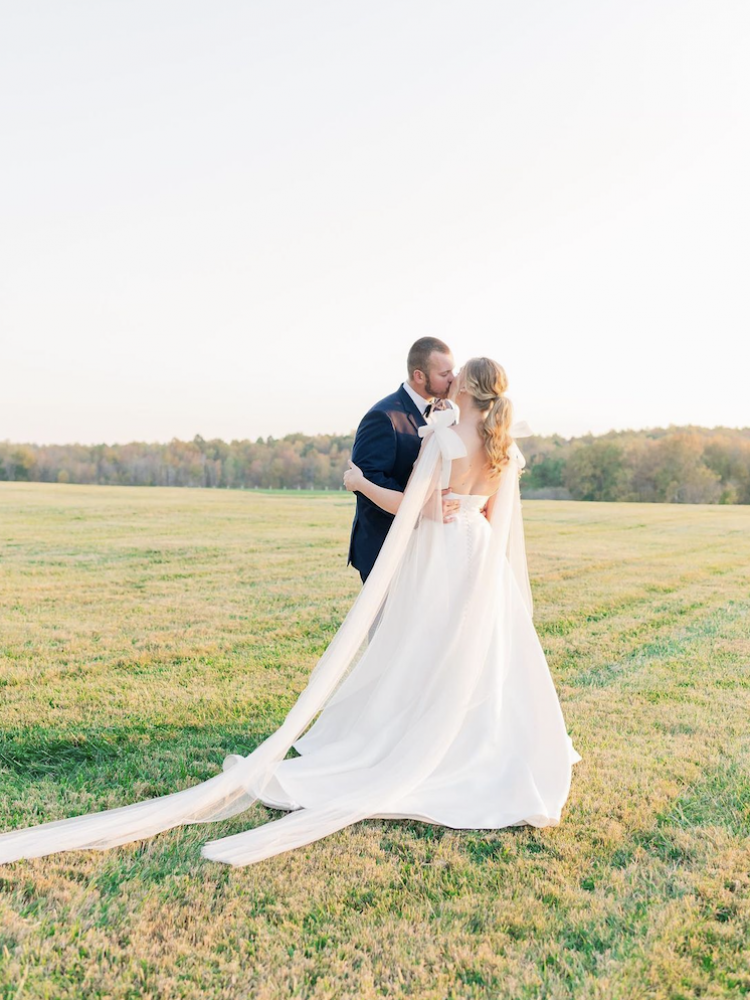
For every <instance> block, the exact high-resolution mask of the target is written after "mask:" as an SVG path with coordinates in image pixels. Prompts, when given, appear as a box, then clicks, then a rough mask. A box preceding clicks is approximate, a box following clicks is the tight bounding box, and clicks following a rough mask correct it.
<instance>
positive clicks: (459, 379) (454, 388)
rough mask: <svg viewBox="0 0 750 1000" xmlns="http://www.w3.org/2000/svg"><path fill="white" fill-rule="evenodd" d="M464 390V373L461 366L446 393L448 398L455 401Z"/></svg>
mask: <svg viewBox="0 0 750 1000" xmlns="http://www.w3.org/2000/svg"><path fill="white" fill-rule="evenodd" d="M465 390H466V377H465V375H464V370H463V368H461V370H460V371H459V373H458V375H456V377H455V378H454V379H453V382H452V384H451V387H450V391H449V393H448V399H450V400H452V401H453V402H455V401H456V398H457V397H458V395H459V394H460V393H462V392H464V391H465Z"/></svg>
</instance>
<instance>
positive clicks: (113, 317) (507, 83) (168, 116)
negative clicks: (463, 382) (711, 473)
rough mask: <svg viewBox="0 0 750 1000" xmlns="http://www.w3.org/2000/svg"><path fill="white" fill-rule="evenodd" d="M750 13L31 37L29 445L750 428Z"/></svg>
mask: <svg viewBox="0 0 750 1000" xmlns="http://www.w3.org/2000/svg"><path fill="white" fill-rule="evenodd" d="M748 51H750V4H748V3H747V0H712V2H711V3H707V2H706V0H451V2H445V0H283V2H282V0H243V2H239V0H222V2H221V3H215V2H208V0H203V2H197V0H169V2H166V0H130V2H128V3H124V2H121V3H116V2H113V0H106V2H104V0H96V2H93V0H66V2H65V3H60V2H59V0H55V2H53V0H46V2H43V0H23V2H21V0H16V2H8V3H5V4H3V5H2V7H1V8H0V137H1V139H0V141H2V146H3V152H2V155H1V156H0V210H1V219H0V440H2V439H8V440H11V441H19V442H20V441H27V442H32V441H33V442H38V443H67V442H73V441H79V442H81V443H93V442H103V441H106V442H108V443H115V442H124V441H131V440H149V441H157V440H158V441H167V440H169V439H171V438H172V437H179V438H192V437H193V436H194V435H195V434H201V435H202V436H203V437H204V438H212V437H221V438H224V439H226V440H231V439H234V438H256V437H258V436H264V437H265V436H267V435H273V436H276V437H278V436H281V435H283V434H286V433H291V432H296V431H302V432H305V433H309V434H314V433H347V432H349V431H351V430H353V429H354V428H355V427H356V426H357V423H358V422H359V420H360V418H361V416H362V415H363V413H364V412H365V411H366V410H367V409H368V408H369V407H370V406H371V405H372V404H373V403H374V402H375V401H376V400H378V399H380V398H381V397H383V396H384V395H387V394H388V393H390V392H392V391H393V390H394V389H396V387H397V386H398V385H399V384H400V382H401V381H402V380H403V378H404V377H405V374H406V372H405V360H406V354H407V352H408V349H409V346H410V345H411V343H412V342H413V341H414V340H416V339H417V338H418V337H422V336H437V337H440V338H442V339H443V340H445V341H446V342H447V343H448V344H449V345H450V346H451V348H452V350H453V354H454V357H455V360H456V363H457V366H460V364H461V363H462V362H463V361H465V360H466V359H467V358H469V357H472V356H475V355H488V356H490V357H493V358H495V359H496V360H498V361H499V362H500V363H501V364H503V366H504V367H505V369H506V371H507V373H508V378H509V383H510V384H509V390H508V395H509V396H510V397H511V398H512V399H513V402H514V407H515V412H516V416H517V417H518V418H522V419H525V420H527V421H528V423H529V424H530V425H531V427H532V429H533V430H534V431H535V432H537V433H540V434H550V433H553V432H556V433H560V434H563V435H565V436H572V435H578V434H583V433H586V432H589V431H590V432H593V433H595V434H597V433H603V432H606V431H608V430H610V429H626V428H643V427H654V426H667V425H669V424H688V423H693V424H700V425H705V426H716V425H725V426H730V427H734V426H747V425H749V424H750V392H748V389H747V384H746V383H747V378H748V374H747V373H748V362H750V336H749V334H750V323H749V322H748V321H749V320H750V298H749V296H748V293H747V286H748V275H750V185H748V182H747V178H748V177H750V107H749V101H750V98H748V95H750V59H748V57H747V53H748Z"/></svg>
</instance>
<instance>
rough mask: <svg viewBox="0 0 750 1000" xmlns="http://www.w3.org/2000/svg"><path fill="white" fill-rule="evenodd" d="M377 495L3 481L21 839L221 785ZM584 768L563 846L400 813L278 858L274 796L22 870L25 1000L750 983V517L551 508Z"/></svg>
mask: <svg viewBox="0 0 750 1000" xmlns="http://www.w3.org/2000/svg"><path fill="white" fill-rule="evenodd" d="M351 514H352V500H351V497H350V496H349V495H348V494H329V495H314V496H311V495H307V494H294V493H287V494H281V495H275V496H274V495H261V494H254V493H242V492H219V491H191V490H178V489H173V490H167V489H137V488H110V487H79V486H47V485H43V484H24V483H2V484H0V616H1V627H0V690H1V697H2V704H1V707H0V782H1V784H0V791H1V795H0V829H11V828H15V827H18V826H22V825H28V824H30V823H35V822H42V821H44V820H49V819H57V818H60V817H63V816H68V815H74V814H77V813H81V812H87V811H91V810H95V809H101V808H106V807H112V806H116V805H123V804H125V803H128V802H132V801H137V800H139V799H142V798H145V797H149V796H153V795H159V794H165V793H168V792H171V791H174V790H175V789H177V788H183V787H186V786H188V785H191V784H194V783H196V782H198V781H200V780H202V779H205V778H207V777H210V776H211V775H213V774H215V773H216V772H217V770H218V768H219V766H220V764H221V761H222V759H223V757H224V756H225V754H226V753H227V752H232V751H241V752H247V751H248V750H250V749H251V748H252V747H253V746H255V745H256V744H257V743H258V742H259V741H260V740H262V739H264V738H265V737H266V736H267V735H268V734H269V733H270V732H272V731H273V730H274V729H275V728H276V726H277V725H278V724H279V723H280V722H281V720H282V719H283V717H284V714H285V712H286V711H287V709H288V708H289V706H290V705H291V704H292V703H293V701H294V699H295V697H296V695H297V693H298V692H299V691H300V690H301V688H302V687H303V686H304V683H305V678H306V675H307V674H308V672H309V670H310V668H311V667H312V666H313V664H314V663H315V661H316V659H317V657H318V656H319V655H320V653H321V652H322V650H323V649H324V648H325V646H326V644H327V642H328V640H329V639H330V637H331V635H332V634H333V633H334V631H335V630H336V628H337V626H338V624H339V622H340V620H341V618H342V617H343V615H344V613H345V611H346V609H347V607H348V606H349V603H350V601H351V599H352V597H353V596H354V594H356V593H357V592H358V590H359V578H358V576H357V574H356V573H355V572H353V571H352V569H351V568H349V569H347V568H346V566H345V562H346V544H347V538H348V530H349V525H350V520H351ZM524 516H525V520H526V529H527V543H528V549H529V562H530V569H531V575H532V584H533V588H534V594H535V599H536V623H537V628H538V630H539V633H540V636H541V638H542V642H543V644H544V646H545V649H546V651H547V653H548V658H549V662H550V666H551V669H552V673H553V676H554V679H555V682H556V684H557V688H558V691H559V693H560V698H561V702H562V705H563V711H564V713H565V717H566V720H567V722H568V725H569V729H570V731H571V734H572V736H573V739H574V742H575V744H576V747H577V748H578V750H579V751H580V753H581V754H582V755H583V761H582V762H581V763H580V764H578V765H576V767H575V769H574V774H573V786H572V791H571V796H570V799H569V802H568V805H567V808H566V811H565V813H564V815H563V822H562V824H561V825H560V826H559V827H557V828H556V829H551V830H541V831H539V830H534V829H530V828H516V829H509V830H502V831H496V832H487V831H484V832H473V831H469V832H466V831H464V832H460V831H453V830H447V829H442V828H439V827H434V826H429V825H426V824H421V823H417V822H392V821H384V820H370V821H367V822H364V823H361V824H358V825H356V826H354V827H351V828H349V829H347V830H344V831H342V832H341V833H338V834H335V835H334V836H331V837H329V838H327V839H326V840H323V841H320V842H319V843H316V844H313V845H311V846H310V847H308V848H304V849H302V850H299V851H296V852H292V853H290V854H287V855H282V856H280V857H277V858H272V859H270V860H268V861H265V862H262V863H260V864H258V865H255V866H251V867H249V868H242V869H232V868H228V867H225V866H223V865H218V864H215V863H212V862H210V861H204V860H202V859H201V858H200V856H199V850H200V845H201V844H202V843H203V842H205V841H206V840H208V839H214V838H217V837H219V836H226V835H228V834H230V833H233V832H237V831H240V830H243V829H246V828H248V827H250V826H254V825H257V824H259V823H262V822H264V821H266V820H267V819H268V818H269V817H271V816H275V815H278V814H275V813H273V812H272V811H271V810H268V809H266V808H265V807H263V806H261V805H258V804H256V805H255V806H253V807H252V808H251V809H250V810H249V811H248V812H247V813H245V814H243V815H241V816H238V817H236V818H234V819H232V820H229V821H226V822H223V823H217V824H211V825H201V826H193V827H186V828H183V829H180V830H176V831H171V832H168V833H165V834H162V835H160V836H158V837H156V838H154V839H152V840H149V841H145V842H143V843H140V844H133V845H130V846H128V847H121V848H116V849H114V850H111V851H108V852H94V851H88V852H82V853H66V854H61V855H57V856H53V857H51V858H46V859H40V860H36V861H24V862H19V863H16V864H14V865H8V866H4V867H0V995H2V996H3V997H5V998H8V1000H9V998H14V1000H20V998H23V1000H36V998H42V997H45V998H50V1000H63V998H65V1000H67V998H70V1000H73V998H75V1000H79V998H90V997H91V998H93V997H101V998H105V997H106V998H112V1000H126V998H129V1000H135V998H138V1000H147V998H159V1000H172V998H178V997H180V998H191V1000H192V998H195V1000H198V998H200V1000H219V998H227V1000H238V998H244V997H257V998H261V1000H271V998H274V1000H276V998H279V1000H280V998H286V997H304V998H313V997H314V998H324V997H325V998H329V997H330V998H333V997H337V998H339V997H340V998H350V997H351V998H354V997H357V998H361V1000H370V998H375V997H402V996H403V997H414V998H434V1000H447V998H470V997H471V998H480V997H481V998H493V1000H494V998H508V1000H523V998H545V1000H553V998H575V1000H590V998H601V1000H626V998H627V1000H635V998H654V1000H660V998H670V1000H671V998H674V1000H677V998H692V997H705V998H708V1000H713V998H725V997H727V998H728V997H740V996H747V995H748V994H750V948H749V947H748V939H750V839H749V834H750V757H749V747H750V737H749V736H748V733H749V732H750V724H749V722H750V666H749V661H750V615H749V610H750V587H749V585H750V509H748V508H739V507H690V506H662V505H653V506H649V505H638V504H583V503H563V502H542V501H536V502H533V501H527V502H526V503H525V504H524Z"/></svg>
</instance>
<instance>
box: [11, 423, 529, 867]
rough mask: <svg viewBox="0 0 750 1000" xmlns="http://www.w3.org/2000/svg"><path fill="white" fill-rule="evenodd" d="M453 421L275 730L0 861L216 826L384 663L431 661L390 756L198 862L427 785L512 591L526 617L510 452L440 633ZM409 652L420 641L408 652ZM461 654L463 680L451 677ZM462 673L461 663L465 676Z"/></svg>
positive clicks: (438, 435)
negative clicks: (480, 542) (463, 586)
mask: <svg viewBox="0 0 750 1000" xmlns="http://www.w3.org/2000/svg"><path fill="white" fill-rule="evenodd" d="M454 419H455V415H454V413H453V412H452V411H450V410H447V411H439V412H437V413H435V414H433V416H432V418H431V422H430V423H429V424H428V425H427V426H426V427H423V428H421V429H420V433H421V434H422V436H423V443H422V448H421V451H420V454H419V458H418V460H417V462H416V463H415V465H414V469H413V471H412V474H411V477H410V479H409V482H408V484H407V487H406V490H405V492H404V498H403V501H402V503H401V506H400V508H399V510H398V513H397V514H396V517H395V518H394V520H393V523H392V526H391V528H390V531H389V533H388V536H387V538H386V540H385V544H384V545H383V548H382V550H381V553H380V555H379V557H378V560H377V562H376V563H375V566H374V568H373V571H372V573H371V574H370V576H369V577H368V579H367V582H366V583H365V585H364V587H363V589H362V591H361V592H360V594H359V595H358V597H357V598H356V600H355V601H354V603H353V605H352V607H351V609H350V610H349V612H348V614H347V615H346V618H345V619H344V621H343V622H342V624H341V626H340V628H339V630H338V632H337V633H336V635H335V636H334V638H333V640H332V641H331V643H330V645H329V646H328V648H327V649H326V651H325V653H324V654H323V656H322V657H321V658H320V660H319V662H318V663H317V665H316V666H315V668H314V669H313V671H312V673H311V675H310V677H309V680H308V683H307V686H306V687H305V688H304V690H303V691H302V693H301V694H300V696H299V698H298V699H297V701H296V703H295V704H294V705H293V707H292V708H291V710H290V711H289V713H288V715H287V716H286V718H285V720H284V722H283V723H282V725H281V726H280V727H279V728H278V729H277V730H276V732H274V733H273V734H272V735H271V736H269V737H268V738H267V739H266V740H265V741H264V742H263V743H261V744H260V745H259V746H258V747H257V748H256V749H255V750H254V751H253V752H252V753H250V754H249V755H247V756H244V757H243V756H239V755H234V754H231V755H229V756H228V757H227V758H226V759H225V761H224V764H223V770H222V771H221V772H220V773H219V774H217V775H216V776H215V777H213V778H210V779H209V780H208V781H204V782H202V783H201V784H199V785H196V786H194V787H192V788H187V789H185V790H183V791H178V792H174V793H172V794H170V795H166V796H162V797H160V798H154V799H148V800H145V801H143V802H138V803H134V804H133V805H128V806H122V807H120V808H116V809H108V810H106V811H103V812H99V813H91V814H88V815H84V816H76V817H71V818H69V819H63V820H57V821H53V822H49V823H44V824H41V825H39V826H36V827H29V828H26V829H23V830H18V831H14V832H10V833H6V834H4V835H2V836H0V862H10V861H14V860H17V859H19V858H31V857H42V856H44V855H47V854H52V853H56V852H59V851H66V850H81V849H88V848H91V849H95V850H105V849H107V848H110V847H115V846H117V845H121V844H127V843H130V842H132V841H136V840H141V839H144V838H146V837H151V836H153V835H154V834H156V833H159V832H161V831H164V830H169V829H171V828H173V827H176V826H180V825H183V824H187V823H208V822H214V821H216V820H221V819H226V818H228V817H231V816H234V815H236V814H238V813H241V812H243V811H244V810H246V809H247V808H248V807H249V806H250V805H251V804H252V803H253V802H254V801H256V799H258V798H259V797H260V796H262V793H263V791H264V789H265V788H266V787H267V786H268V785H269V783H270V782H271V781H272V780H273V777H274V772H275V770H276V768H277V766H278V765H279V762H280V761H282V760H283V759H284V758H285V757H286V755H287V753H288V751H289V750H290V748H291V747H292V746H295V747H296V748H298V749H299V750H300V752H301V753H303V755H304V752H305V750H306V749H308V750H309V749H312V748H313V747H315V746H316V745H320V744H321V743H324V742H325V739H326V733H327V731H329V729H330V726H331V720H334V721H336V719H337V713H338V715H339V718H338V723H337V724H338V725H339V727H340V722H341V719H340V716H341V713H342V712H345V710H346V704H345V703H346V697H347V694H348V693H350V692H351V689H352V687H353V686H355V687H356V685H357V684H361V683H363V682H364V680H367V679H369V680H370V681H372V679H373V677H374V678H375V679H376V678H377V673H378V670H380V669H382V665H383V664H384V663H385V662H392V658H393V657H394V656H399V657H402V658H403V661H404V663H405V664H407V663H408V662H409V658H410V656H413V655H414V653H415V652H417V651H418V653H419V655H420V656H421V657H425V656H427V657H429V658H430V664H431V667H432V669H431V673H430V682H429V684H428V685H427V686H426V688H425V689H424V690H423V691H421V692H420V698H419V710H418V712H416V713H413V714H411V715H410V716H409V718H402V717H399V714H398V713H397V712H394V713H393V717H392V718H390V719H388V720H386V721H387V723H388V731H389V734H390V737H391V743H390V745H389V746H388V747H387V748H386V749H385V750H382V748H381V750H380V751H377V752H376V751H375V750H373V752H372V754H371V755H370V756H369V757H368V759H366V760H363V761H361V762H359V763H358V764H357V766H356V767H354V768H352V769H351V770H349V771H347V773H346V774H345V775H342V781H341V792H340V794H338V795H337V796H336V797H335V798H332V799H331V800H330V801H328V802H326V803H325V805H323V806H318V807H314V808H301V809H299V810H295V811H292V812H290V813H288V814H287V815H286V816H284V817H282V818H281V819H279V820H276V821H275V822H271V823H267V824H265V825H263V826H260V827H256V828H254V829H251V830H248V831H246V832H243V833H239V834H236V835H235V836H231V837H226V838H223V839H220V840H215V841H211V842H209V843H207V844H206V845H205V846H204V847H203V850H202V854H203V856H204V857H206V858H210V859H213V860H216V861H222V862H226V863H229V864H233V865H244V864H249V863H252V862H254V861H258V860H261V859H262V858H265V857H270V856H271V855H274V854H279V853H281V852H283V851H286V850H289V849H290V848H293V847H297V846H301V845H303V844H306V843H310V842H311V841H313V840H317V839H319V838H320V837H322V836H325V835H327V834H329V833H331V832H333V831H335V830H338V829H341V828H343V827H344V826H347V825H349V824H350V823H353V822H356V821H358V820H360V819H364V818H366V817H368V816H373V815H377V814H382V813H387V812H388V808H389V805H390V804H391V803H393V802H395V801H396V800H397V799H398V798H400V797H401V796H403V795H404V794H406V793H407V792H408V790H409V789H410V788H413V787H414V786H415V785H416V784H418V783H419V782H420V781H421V780H423V778H424V777H425V776H426V775H428V774H429V773H430V772H431V770H432V769H433V768H434V767H435V765H436V762H438V761H439V760H440V758H441V756H442V755H443V753H444V752H445V749H446V747H447V746H449V744H450V742H451V740H452V739H453V738H454V736H455V733H456V730H457V727H458V726H460V722H461V719H462V718H463V715H462V711H463V710H464V709H465V707H466V705H467V704H468V703H469V702H470V700H471V696H472V690H473V686H472V685H473V682H474V681H475V680H476V678H475V677H472V670H473V671H475V672H476V671H478V670H479V669H480V664H481V662H483V657H484V656H485V655H486V652H487V648H488V645H489V643H490V642H496V641H497V636H498V635H499V636H504V638H503V639H502V641H503V642H504V643H505V649H504V651H503V656H504V658H505V662H507V661H508V659H509V656H510V651H509V650H510V646H509V644H510V642H511V621H510V617H509V616H510V611H509V607H510V603H509V602H510V590H511V589H512V588H517V591H518V593H520V594H521V597H522V600H523V604H524V607H525V609H526V611H527V612H528V614H529V615H530V614H531V591H530V588H529V580H528V571H527V567H526V555H525V547H524V542H523V527H522V522H521V507H520V494H519V485H518V479H519V473H520V470H521V468H522V467H523V464H524V460H523V457H522V455H521V453H520V451H519V450H518V448H517V447H516V445H515V444H513V445H512V446H511V449H510V456H509V462H508V465H507V466H506V468H505V470H504V471H503V473H502V475H501V477H500V485H499V489H498V493H497V495H496V500H495V503H494V507H493V512H492V518H491V526H492V532H491V539H492V540H491V544H490V546H489V549H488V551H487V552H486V556H485V557H484V558H483V560H482V561H481V565H478V566H477V567H476V574H477V586H476V587H475V588H474V597H473V599H472V600H471V601H468V602H466V604H467V606H466V607H465V608H462V609H461V615H462V617H461V621H462V627H461V628H460V629H456V628H455V627H452V629H451V632H452V633H453V634H446V633H445V629H444V628H441V622H445V621H449V620H450V616H448V615H447V613H446V612H447V611H448V609H449V608H450V607H451V602H452V601H453V600H454V595H453V592H452V578H451V566H450V565H449V563H448V561H447V559H446V546H445V526H444V524H443V520H442V504H441V500H442V496H441V490H442V489H443V488H444V486H447V485H448V480H449V476H450V463H451V460H452V459H453V458H456V457H459V456H460V455H462V454H464V453H465V450H464V447H463V444H462V442H461V439H460V438H459V436H458V435H457V434H456V433H455V432H454V431H453V430H452V429H451V428H450V426H449V424H450V423H452V422H453V421H454ZM509 571H510V575H509ZM404 595H408V597H409V600H408V601H406V600H404ZM381 609H382V617H381V620H380V624H379V626H378V628H377V630H376V631H375V634H374V638H373V640H372V642H369V643H368V642H367V638H368V631H369V630H370V628H371V626H372V624H373V622H374V621H375V619H376V616H377V615H378V613H379V612H380V611H381ZM454 610H455V609H454ZM418 626H421V627H418ZM413 643H418V644H419V648H418V650H415V649H414V648H412V645H411V644H413ZM459 643H460V646H461V649H460V652H461V663H462V665H463V667H462V670H461V671H457V670H455V669H453V670H452V669H451V666H452V664H453V663H455V659H456V655H457V644H459ZM466 664H469V665H471V666H470V668H469V669H468V670H467V669H466V666H465V665H466ZM355 666H356V668H357V669H356V670H354V669H353V668H354V667H355ZM405 683H408V676H407V675H406V674H405ZM316 716H319V717H318V720H317V722H315V723H314V724H313V726H312V727H311V728H309V730H308V727H310V724H311V723H312V722H313V720H315V719H316ZM306 730H308V732H307V733H305V731H306ZM303 734H305V735H303Z"/></svg>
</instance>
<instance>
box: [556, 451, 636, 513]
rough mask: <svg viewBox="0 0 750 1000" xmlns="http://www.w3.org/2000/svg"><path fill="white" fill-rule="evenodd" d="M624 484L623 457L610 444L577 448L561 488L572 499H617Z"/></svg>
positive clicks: (567, 466)
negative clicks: (566, 491)
mask: <svg viewBox="0 0 750 1000" xmlns="http://www.w3.org/2000/svg"><path fill="white" fill-rule="evenodd" d="M626 481H627V470H626V468H625V456H624V453H623V450H622V448H621V447H620V446H619V445H618V444H615V443H614V442H613V441H596V440H594V441H592V443H591V444H587V445H579V446H578V447H576V448H574V449H573V451H572V453H571V455H570V458H569V459H568V462H567V464H566V466H565V485H566V486H567V488H568V489H569V490H570V493H571V495H572V497H573V499H574V500H620V499H622V496H623V493H624V490H625V484H626Z"/></svg>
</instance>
